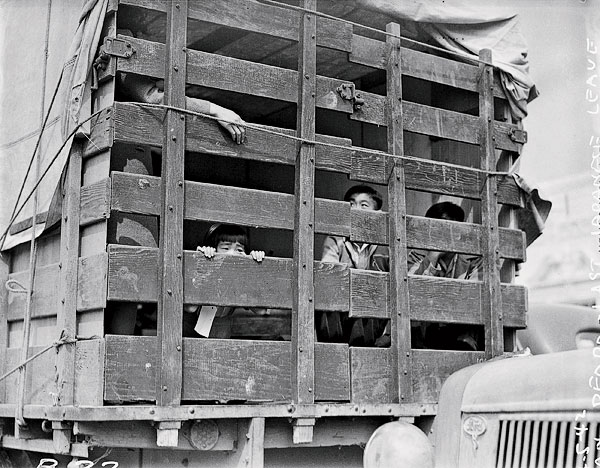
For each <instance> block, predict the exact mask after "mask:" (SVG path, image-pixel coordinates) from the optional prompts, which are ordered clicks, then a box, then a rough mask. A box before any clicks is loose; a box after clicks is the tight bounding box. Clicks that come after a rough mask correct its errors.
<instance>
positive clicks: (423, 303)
mask: <svg viewBox="0 0 600 468" xmlns="http://www.w3.org/2000/svg"><path fill="white" fill-rule="evenodd" d="M408 286H409V290H410V305H411V311H410V315H411V319H412V320H421V321H425V322H439V323H465V324H475V325H481V324H483V323H484V318H485V315H484V313H485V311H483V310H482V309H481V306H480V304H481V300H482V296H481V288H482V284H481V282H479V281H469V280H456V279H448V278H434V277H431V276H416V275H411V276H409V279H408ZM501 291H502V299H503V300H505V301H506V304H505V309H504V311H503V312H504V314H503V320H504V325H505V326H507V327H508V326H510V327H518V328H522V327H524V326H525V310H526V304H527V298H526V289H525V288H524V287H522V286H516V285H508V284H503V285H502V287H501Z"/></svg>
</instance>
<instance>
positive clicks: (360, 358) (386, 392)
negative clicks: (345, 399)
mask: <svg viewBox="0 0 600 468" xmlns="http://www.w3.org/2000/svg"><path fill="white" fill-rule="evenodd" d="M391 365H392V361H391V359H390V349H387V348H354V347H351V348H350V385H351V386H350V388H351V401H352V403H390V402H391V401H392V399H393V398H394V395H395V394H397V390H395V389H394V388H393V381H392V378H391V373H392V372H393V371H392V367H391Z"/></svg>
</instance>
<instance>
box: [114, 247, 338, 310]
mask: <svg viewBox="0 0 600 468" xmlns="http://www.w3.org/2000/svg"><path fill="white" fill-rule="evenodd" d="M184 257H185V260H184V264H185V271H186V274H185V286H184V301H185V303H187V304H207V305H223V306H247V307H271V308H280V309H290V308H291V304H292V303H291V300H292V299H291V278H292V273H291V272H292V261H291V259H283V258H265V259H264V260H263V262H262V263H260V264H259V263H256V262H255V261H253V260H250V259H249V258H243V257H236V256H228V255H222V254H217V255H215V257H214V258H213V259H207V258H205V257H204V255H203V254H202V253H199V252H193V251H186V252H185V253H184ZM108 258H109V262H108V300H114V301H130V302H156V301H157V299H158V293H157V285H158V276H157V271H158V270H157V264H158V250H157V249H155V248H151V247H135V246H125V245H112V244H111V245H109V246H108ZM313 268H314V271H315V284H316V285H317V288H316V290H315V303H316V307H318V308H319V309H320V310H348V308H349V269H348V267H347V266H346V265H343V264H341V263H322V262H314V267H313Z"/></svg>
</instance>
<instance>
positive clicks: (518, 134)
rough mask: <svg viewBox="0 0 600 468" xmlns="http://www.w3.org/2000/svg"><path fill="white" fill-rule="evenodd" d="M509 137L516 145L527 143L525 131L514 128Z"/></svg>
mask: <svg viewBox="0 0 600 468" xmlns="http://www.w3.org/2000/svg"><path fill="white" fill-rule="evenodd" d="M508 136H509V138H510V139H511V140H512V141H514V142H516V143H521V144H525V143H527V132H526V131H525V130H518V129H516V128H512V129H511V130H510V132H508Z"/></svg>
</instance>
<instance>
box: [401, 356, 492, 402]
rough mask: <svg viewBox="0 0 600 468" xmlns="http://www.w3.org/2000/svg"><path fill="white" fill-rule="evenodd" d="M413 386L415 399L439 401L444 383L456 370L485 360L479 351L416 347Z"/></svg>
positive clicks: (419, 400)
mask: <svg viewBox="0 0 600 468" xmlns="http://www.w3.org/2000/svg"><path fill="white" fill-rule="evenodd" d="M412 352H413V380H412V387H413V393H414V395H415V401H418V402H419V403H437V401H438V397H439V394H440V390H441V388H442V385H443V384H444V382H445V381H446V379H447V378H448V377H449V376H450V375H451V374H453V373H454V372H456V371H458V370H460V369H462V368H463V367H467V366H471V365H473V364H477V363H478V362H482V361H483V360H484V353H483V352H478V351H434V350H429V349H428V350H424V349H414V350H413V351H412Z"/></svg>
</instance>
